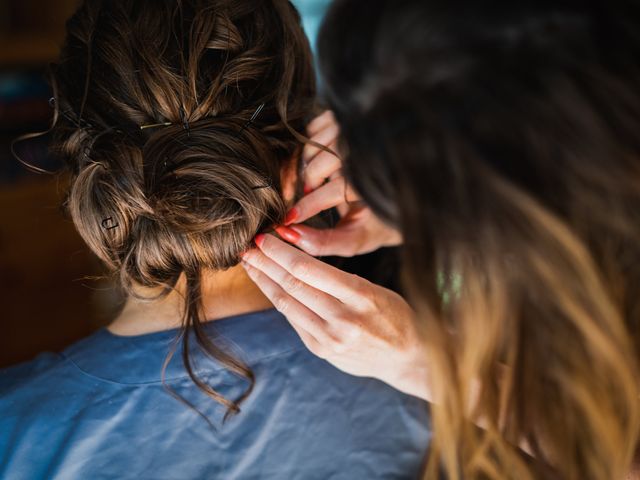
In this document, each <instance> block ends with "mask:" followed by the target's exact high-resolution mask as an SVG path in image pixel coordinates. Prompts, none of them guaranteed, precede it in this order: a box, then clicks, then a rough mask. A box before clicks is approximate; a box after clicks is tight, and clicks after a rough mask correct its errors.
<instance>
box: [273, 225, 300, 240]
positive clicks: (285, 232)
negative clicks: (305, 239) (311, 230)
mask: <svg viewBox="0 0 640 480" xmlns="http://www.w3.org/2000/svg"><path fill="white" fill-rule="evenodd" d="M276 232H278V235H280V236H281V237H282V238H284V239H285V240H286V241H287V242H290V243H297V242H298V241H299V240H300V234H299V233H298V232H296V231H295V230H293V229H291V228H288V227H277V228H276Z"/></svg>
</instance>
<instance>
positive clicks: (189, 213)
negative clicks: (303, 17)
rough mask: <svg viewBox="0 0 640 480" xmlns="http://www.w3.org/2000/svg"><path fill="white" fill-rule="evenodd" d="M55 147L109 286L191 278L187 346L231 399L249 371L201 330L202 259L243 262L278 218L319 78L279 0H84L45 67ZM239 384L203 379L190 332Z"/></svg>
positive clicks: (167, 284) (235, 402)
mask: <svg viewBox="0 0 640 480" xmlns="http://www.w3.org/2000/svg"><path fill="white" fill-rule="evenodd" d="M51 80H52V85H53V88H54V93H55V97H54V101H55V106H56V118H55V119H54V127H53V138H54V140H53V143H52V151H53V152H54V153H55V154H57V155H59V156H60V157H61V158H62V159H63V160H64V161H65V162H66V164H67V165H68V167H69V170H70V171H71V174H72V180H71V188H70V191H69V194H68V198H67V200H66V207H67V208H68V211H69V212H70V214H71V217H72V219H73V222H74V223H75V226H76V228H77V229H78V231H79V232H80V235H81V236H82V238H83V239H84V240H85V241H86V243H87V244H88V245H89V247H90V248H91V250H93V252H95V254H96V255H97V256H98V257H100V259H102V260H103V261H104V263H105V264H106V265H107V266H108V267H109V268H110V270H111V271H112V272H113V273H114V274H115V276H116V278H117V279H118V280H119V282H120V285H121V286H122V287H123V288H124V290H125V291H126V292H127V293H128V294H130V295H135V291H134V286H135V285H142V286H145V287H164V289H163V292H164V293H163V295H166V294H168V293H169V292H171V291H172V289H174V287H175V286H176V283H177V281H178V279H179V278H181V277H182V276H184V278H186V294H185V299H184V300H185V314H184V322H183V323H184V328H183V332H182V335H181V338H182V340H183V342H182V356H183V360H184V363H185V366H186V369H187V371H188V373H189V375H190V376H191V378H192V379H193V380H194V382H195V383H196V384H197V385H198V386H199V387H200V388H201V389H203V390H204V391H205V392H206V393H207V394H209V395H210V396H211V397H213V398H215V399H216V400H218V401H219V402H221V403H222V404H224V405H225V406H226V407H227V408H228V413H235V412H237V411H238V410H239V404H240V403H241V402H242V400H243V399H244V398H246V396H247V395H248V394H249V393H250V391H251V388H252V387H253V382H254V378H253V374H252V372H251V370H250V369H249V368H248V366H246V365H244V364H243V363H242V362H241V361H239V360H237V359H236V358H234V357H233V356H231V355H230V354H229V353H228V352H227V351H225V350H224V349H222V348H220V347H219V346H217V345H216V344H215V343H214V342H213V341H212V340H211V339H210V338H209V337H208V336H207V335H206V334H205V332H204V331H203V328H202V325H201V323H202V321H203V320H204V319H203V318H202V311H201V310H202V308H201V298H200V297H201V291H200V282H201V274H202V272H203V270H205V269H214V270H221V269H227V268H229V267H232V266H234V265H237V264H238V263H239V257H240V254H241V253H242V252H243V251H245V250H246V249H248V248H249V247H250V244H251V241H252V239H253V238H254V236H255V235H256V234H257V233H258V232H260V231H261V230H262V229H264V228H266V227H268V226H270V225H271V224H274V223H279V222H281V221H282V219H283V215H284V212H285V205H284V202H283V199H282V195H281V188H280V174H281V171H282V169H283V168H284V167H286V166H287V164H288V163H289V162H291V161H292V158H293V156H294V154H295V153H296V152H298V151H299V148H300V142H301V139H303V137H302V132H304V127H305V125H306V122H308V120H309V117H310V115H311V114H312V107H313V105H314V99H315V77H314V72H313V69H312V61H311V53H310V50H309V45H308V42H307V39H306V37H305V35H304V33H303V30H302V28H301V25H300V18H299V16H298V14H297V12H296V10H295V8H294V7H293V6H292V5H291V4H290V2H288V1H287V0H269V1H264V0H254V1H242V2H236V1H226V0H215V1H211V0H207V1H204V0H161V1H157V0H105V1H101V0H85V1H84V3H83V4H82V5H81V6H80V8H79V10H78V11H77V12H76V13H75V15H74V16H73V17H72V18H71V19H70V20H69V21H68V23H67V37H66V41H65V44H64V47H63V48H62V52H61V55H60V59H59V61H58V62H57V63H56V64H55V65H54V66H53V68H52V75H51ZM192 336H193V337H194V338H195V340H196V342H197V345H199V347H200V348H201V350H203V351H204V352H205V353H206V354H207V355H209V356H210V357H213V358H214V359H216V360H218V361H219V362H221V363H222V364H224V365H225V366H226V367H227V368H229V369H230V370H231V371H233V372H235V373H236V374H238V375H239V376H241V377H243V378H245V379H247V380H248V381H249V383H248V387H247V389H246V391H245V392H244V394H243V395H242V396H241V397H240V398H235V399H227V398H223V397H222V396H221V395H219V394H218V393H217V392H216V391H215V390H214V389H213V388H212V387H211V386H209V385H207V383H206V382H205V381H203V380H202V379H200V378H198V377H197V376H196V375H195V373H194V370H193V368H192V365H191V359H190V356H189V352H190V346H189V343H190V340H191V337H192Z"/></svg>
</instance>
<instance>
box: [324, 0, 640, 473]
mask: <svg viewBox="0 0 640 480" xmlns="http://www.w3.org/2000/svg"><path fill="white" fill-rule="evenodd" d="M363 3H364V2H359V1H357V0H342V1H340V0H339V1H337V2H336V3H335V4H334V7H333V9H332V10H331V11H330V13H329V15H328V17H327V21H326V23H325V26H324V29H323V31H322V32H321V35H320V40H319V52H320V57H321V58H320V63H321V69H322V74H323V77H324V81H325V84H326V91H327V94H328V99H329V103H330V105H331V107H332V108H333V109H334V111H335V114H336V117H337V119H338V121H339V123H340V126H341V131H342V134H343V137H344V141H345V142H346V144H347V151H348V152H349V157H348V158H347V160H346V162H345V171H346V173H347V174H348V176H349V177H350V179H351V181H352V182H353V183H354V185H355V186H356V188H357V189H358V190H359V192H360V193H361V194H362V196H363V197H364V198H365V199H366V200H367V202H369V203H370V204H371V205H372V206H373V207H374V208H375V209H376V211H377V212H378V213H379V214H380V215H381V216H383V217H384V218H386V219H387V220H388V221H390V222H392V223H394V224H396V225H398V226H399V227H400V228H401V229H402V231H403V237H404V238H405V240H406V245H405V252H406V254H407V257H408V258H407V262H406V265H407V268H406V280H407V282H406V284H407V288H408V290H409V292H410V293H411V296H412V298H413V300H414V301H415V304H416V306H417V307H418V308H419V309H420V310H421V311H422V312H423V313H424V314H425V315H424V316H425V317H426V318H428V320H425V322H424V323H425V328H427V329H428V330H429V332H428V338H429V341H430V342H431V346H430V349H429V355H430V357H431V360H432V362H433V365H435V366H436V368H434V376H435V378H434V382H438V385H437V386H436V388H437V389H439V391H440V392H442V398H443V399H444V400H445V401H444V403H443V405H444V406H443V407H442V408H440V409H438V408H435V409H434V425H435V429H436V432H435V436H434V439H435V440H434V445H433V449H432V452H433V453H434V457H433V458H434V459H435V461H434V463H433V465H435V466H436V467H437V465H438V461H444V462H446V464H447V466H448V470H449V473H450V475H451V476H452V477H453V478H455V475H456V474H457V473H458V468H460V466H462V468H463V470H462V471H463V472H464V474H465V478H475V477H476V476H481V475H485V476H488V477H489V478H527V477H526V473H524V472H523V471H524V469H525V467H524V465H523V464H522V463H521V462H520V461H519V460H518V459H517V458H516V457H514V456H511V455H509V453H508V452H509V449H508V445H509V442H511V443H512V444H521V443H522V442H526V443H527V444H528V445H529V447H530V448H531V449H533V451H534V452H535V453H536V455H537V457H538V459H540V460H548V461H549V462H551V463H554V464H555V465H557V466H558V471H559V472H560V476H561V477H562V478H576V479H577V478H580V479H596V478H620V477H621V476H622V470H623V469H624V468H625V467H626V466H628V462H629V459H630V456H631V453H632V451H633V448H634V446H635V441H636V438H637V433H638V383H637V376H636V372H637V356H636V353H635V352H634V351H633V345H632V344H633V343H636V347H637V344H638V342H639V341H640V332H639V331H638V324H640V288H639V287H638V285H640V247H638V245H640V216H639V214H638V212H640V163H639V160H640V134H639V133H638V132H640V67H639V64H638V58H640V36H639V35H638V31H639V30H638V26H639V25H640V11H639V8H638V6H637V5H633V2H625V1H614V2H604V1H590V2H579V1H573V0H566V1H559V2H558V1H539V0H536V1H526V2H507V1H494V2H476V1H473V0H469V1H464V0H461V1H439V0H430V1H418V0H415V1H414V0H388V1H387V0H380V1H376V2H372V3H368V4H367V5H364V4H363ZM356 15H357V17H356ZM354 18H358V21H354V20H353V19H354ZM435 272H439V273H440V275H437V274H436V273H435ZM456 287H457V288H456ZM443 289H445V290H449V291H448V292H446V293H447V295H442V293H443ZM452 290H455V291H452ZM445 298H446V299H448V301H447V300H443V299H445ZM500 363H507V364H508V365H509V366H510V370H508V372H507V374H506V375H505V376H504V382H503V383H502V384H500V382H498V380H497V378H498V377H499V376H500V369H499V367H498V365H499V364H500ZM476 381H480V383H481V384H482V386H483V388H482V389H481V391H480V393H479V395H478V396H477V404H476V405H475V411H474V412H473V415H475V416H477V417H481V418H482V420H483V422H484V424H485V425H486V426H487V431H488V432H489V433H486V434H483V435H481V434H479V433H478V432H477V431H476V430H474V429H473V428H472V427H470V426H469V425H468V424H467V423H465V422H464V420H463V419H462V412H465V411H467V410H468V408H467V407H468V398H470V396H471V395H469V389H470V386H471V385H473V384H474V383H475V382H476ZM499 385H501V387H499ZM474 398H476V397H475V396H474ZM505 438H506V439H507V440H508V441H507V442H505V441H504V439H505ZM433 473H435V470H434V471H433Z"/></svg>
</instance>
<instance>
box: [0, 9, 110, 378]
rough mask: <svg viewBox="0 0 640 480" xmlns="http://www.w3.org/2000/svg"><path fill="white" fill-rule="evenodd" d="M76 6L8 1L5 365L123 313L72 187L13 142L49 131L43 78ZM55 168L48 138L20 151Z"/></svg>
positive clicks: (1, 71)
mask: <svg viewBox="0 0 640 480" xmlns="http://www.w3.org/2000/svg"><path fill="white" fill-rule="evenodd" d="M76 4H77V2H76V0H54V1H52V0H0V305H1V307H0V312H1V313H0V322H1V328H0V367H1V366H5V365H9V364H11V363H15V362H18V361H22V360H27V359H29V358H30V357H32V356H33V355H34V354H36V353H37V352H40V351H42V350H58V349H60V348H62V347H64V346H65V345H67V344H69V343H71V342H72V341H74V340H76V339H78V338H80V337H82V336H84V335H86V334H88V333H90V332H91V331H93V330H94V329H95V328H97V327H98V326H100V325H102V324H104V323H105V322H106V321H107V320H108V318H109V317H110V315H111V314H112V311H113V310H114V309H115V304H114V301H113V294H114V292H113V291H112V290H110V289H109V288H108V284H105V283H104V282H99V281H91V280H87V279H85V278H84V277H87V276H95V275H97V274H100V273H101V272H102V270H101V268H100V265H99V264H98V262H97V261H96V260H95V259H94V258H93V256H92V255H91V254H90V253H89V251H88V249H87V248H86V247H85V246H84V244H83V243H82V241H81V239H80V238H79V236H78V235H77V234H76V232H75V230H74V228H73V224H72V223H71V222H70V220H68V219H65V218H64V216H63V214H62V212H61V210H60V208H59V205H60V203H61V199H62V196H63V194H64V190H65V188H66V180H65V177H64V176H60V175H42V174H34V173H31V172H29V171H28V170H27V169H25V168H24V167H23V166H22V165H21V164H20V163H19V162H18V161H17V160H16V159H15V158H14V157H13V156H12V155H11V152H10V143H11V141H12V140H13V139H15V138H17V137H19V136H20V135H22V134H24V133H28V132H39V131H43V130H46V129H47V128H48V125H49V122H50V118H51V113H52V112H51V109H50V107H49V105H48V99H49V98H50V97H51V93H50V89H49V87H48V85H47V83H46V80H45V78H46V77H45V72H46V69H47V67H48V65H49V63H50V62H52V61H54V60H55V58H56V55H57V52H58V49H59V47H60V44H61V41H62V39H63V36H64V22H65V20H66V18H68V17H69V16H70V15H71V14H72V13H73V10H74V8H75V6H76ZM16 149H17V150H18V152H19V154H20V155H21V157H24V158H25V160H27V161H29V162H31V163H34V164H36V165H37V166H39V167H42V168H47V169H50V170H54V169H56V167H57V166H56V165H55V164H53V163H52V162H51V161H50V160H49V159H48V158H47V155H46V137H44V138H40V139H36V140H28V141H25V142H22V143H20V144H19V145H17V147H16Z"/></svg>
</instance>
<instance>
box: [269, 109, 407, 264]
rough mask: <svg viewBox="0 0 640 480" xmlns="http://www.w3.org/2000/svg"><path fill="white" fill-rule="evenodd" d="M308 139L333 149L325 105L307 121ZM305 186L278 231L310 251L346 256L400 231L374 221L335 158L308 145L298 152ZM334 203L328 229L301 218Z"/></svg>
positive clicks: (333, 129)
mask: <svg viewBox="0 0 640 480" xmlns="http://www.w3.org/2000/svg"><path fill="white" fill-rule="evenodd" d="M308 134H309V137H310V138H311V140H313V141H315V142H316V143H319V144H320V145H325V146H326V147H328V148H330V149H331V150H333V151H336V149H337V138H338V135H339V128H338V125H337V123H336V121H335V118H334V117H333V113H331V111H326V112H324V113H323V114H322V115H320V116H319V117H316V118H315V119H314V120H313V121H312V122H311V123H310V124H309V127H308ZM302 161H303V164H304V170H303V175H304V182H305V192H306V193H307V194H306V195H305V197H304V198H302V199H301V200H300V201H299V202H298V203H297V205H295V206H294V207H293V208H292V209H291V211H290V212H289V214H288V215H287V219H286V221H285V225H286V226H284V227H280V228H278V234H279V235H280V236H281V237H282V238H284V239H285V240H287V241H289V242H291V243H293V244H295V245H297V246H298V247H300V248H302V249H303V250H305V251H306V252H307V253H309V254H311V255H314V256H324V255H339V256H342V257H351V256H354V255H360V254H363V253H368V252H372V251H374V250H377V249H378V248H380V247H384V246H392V245H398V244H400V243H401V242H402V237H401V235H400V233H399V232H398V231H397V230H395V229H393V228H391V227H389V226H387V225H385V224H384V223H383V222H382V221H380V220H379V219H378V218H377V217H376V216H375V215H374V214H373V212H372V211H371V209H369V208H368V207H367V206H366V205H364V203H362V202H361V201H360V198H359V197H358V196H357V195H356V194H355V192H354V191H353V189H352V188H351V186H350V185H349V184H348V183H347V182H346V181H345V179H344V177H343V176H342V171H341V168H342V161H341V159H340V158H339V157H338V156H336V155H334V154H332V153H329V152H326V151H324V150H321V149H320V148H318V147H315V146H313V145H310V144H309V145H307V146H306V147H305V148H304V151H303V154H302ZM334 207H335V208H337V210H338V212H339V213H340V216H341V220H340V222H339V223H338V224H337V225H336V226H335V227H334V228H330V229H315V228H311V227H308V226H306V225H298V224H299V223H301V222H304V221H305V220H307V219H309V218H311V217H313V216H315V215H317V214H318V213H320V212H322V211H323V210H328V209H330V208H334Z"/></svg>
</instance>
